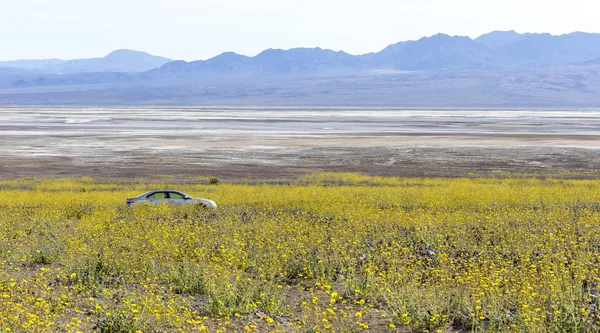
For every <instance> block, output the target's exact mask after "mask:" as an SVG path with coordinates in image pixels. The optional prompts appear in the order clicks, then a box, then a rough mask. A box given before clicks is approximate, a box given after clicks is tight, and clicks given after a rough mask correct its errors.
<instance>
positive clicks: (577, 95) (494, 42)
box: [0, 31, 600, 107]
mask: <svg viewBox="0 0 600 333" xmlns="http://www.w3.org/2000/svg"><path fill="white" fill-rule="evenodd" d="M599 73H600V34H593V33H583V32H576V33H571V34H566V35H561V36H552V35H550V34H519V33H516V32H514V31H504V32H502V31H495V32H491V33H489V34H485V35H482V36H480V37H478V38H476V39H471V38H469V37H463V36H448V35H444V34H437V35H434V36H431V37H424V38H421V39H419V40H416V41H407V42H399V43H396V44H392V45H390V46H388V47H386V48H385V49H383V50H381V51H379V52H376V53H369V54H364V55H351V54H348V53H345V52H343V51H337V52H336V51H332V50H324V49H321V48H295V49H290V50H279V49H269V50H265V51H263V52H261V53H260V54H258V55H256V56H254V57H248V56H244V55H239V54H236V53H232V52H226V53H223V54H221V55H219V56H216V57H214V58H212V59H208V60H201V61H193V62H185V61H170V60H169V59H166V58H162V57H156V56H152V55H149V54H147V53H143V52H137V51H129V50H118V51H115V52H113V53H111V54H109V55H108V56H106V57H104V58H95V59H81V60H70V61H63V60H54V59H52V60H22V61H13V62H0V103H2V104H42V103H54V104H121V105H130V104H157V105H165V104H170V105H176V104H179V105H244V104H247V105H251V104H252V105H265V106H267V105H299V106H300V105H305V106H306V105H311V106H332V105H340V106H344V105H356V106H396V107H419V106H422V107H434V106H435V107H596V106H598V107H600V78H599V75H598V74H599ZM59 87H60V88H59Z"/></svg>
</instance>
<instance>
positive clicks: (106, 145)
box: [0, 108, 600, 177]
mask: <svg viewBox="0 0 600 333" xmlns="http://www.w3.org/2000/svg"><path fill="white" fill-rule="evenodd" d="M599 153H600V112H596V111H587V110H586V111H539V110H538V111H528V110H517V111H489V110H386V109H291V108H288V109H270V108H269V109H210V108H202V109H193V108H1V109H0V158H2V162H1V163H0V176H3V177H13V176H25V175H28V176H30V175H33V176H44V175H50V176H55V175H73V176H78V175H89V176H97V177H104V176H107V177H135V176H148V175H156V174H172V175H179V176H191V175H199V174H208V173H210V174H216V175H221V176H223V177H228V176H260V177H280V176H288V175H295V174H298V173H305V172H310V171H313V170H335V171H360V172H368V173H377V174H388V175H408V176H426V175H429V176H431V175H437V176H460V175H465V174H467V173H470V172H475V173H489V172H494V171H497V170H502V171H510V172H539V171H544V172H567V171H568V172H580V173H581V172H583V173H590V172H595V170H597V169H598V165H600V164H598V162H599V161H600V157H598V155H600V154H599Z"/></svg>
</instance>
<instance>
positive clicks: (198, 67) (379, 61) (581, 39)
mask: <svg viewBox="0 0 600 333" xmlns="http://www.w3.org/2000/svg"><path fill="white" fill-rule="evenodd" d="M597 58H600V34H595V33H581V32H576V33H571V34H566V35H560V36H552V35H550V34H529V33H526V34H519V33H516V32H514V31H494V32H491V33H489V34H485V35H482V36H480V37H478V38H476V39H471V38H469V37H465V36H449V35H445V34H437V35H434V36H431V37H423V38H421V39H419V40H416V41H406V42H399V43H396V44H392V45H390V46H388V47H386V48H385V49H383V50H381V51H379V52H377V53H369V54H364V55H351V54H348V53H345V52H343V51H337V52H336V51H332V50H327V49H321V48H294V49H289V50H279V49H269V50H265V51H263V52H261V53H260V54H258V55H256V56H254V57H248V56H244V55H239V54H236V53H233V52H225V53H223V54H221V55H218V56H216V57H214V58H211V59H208V60H199V61H192V62H185V61H178V62H176V63H168V64H165V65H163V66H162V67H161V68H157V69H154V70H152V71H151V72H150V73H147V77H153V78H156V77H160V76H165V77H174V76H181V77H189V76H194V75H233V74H238V75H289V74H307V73H311V74H319V73H328V74H330V72H336V71H337V72H340V71H347V72H352V71H361V70H381V69H389V70H409V71H423V70H434V71H436V70H471V69H480V70H482V69H487V70H496V69H501V68H529V67H541V66H556V65H568V64H574V63H580V62H585V61H590V60H593V59H597Z"/></svg>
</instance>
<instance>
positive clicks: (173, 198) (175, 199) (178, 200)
mask: <svg viewBox="0 0 600 333" xmlns="http://www.w3.org/2000/svg"><path fill="white" fill-rule="evenodd" d="M168 195H169V203H171V204H175V205H181V204H184V203H185V199H184V195H183V193H179V192H173V191H171V192H169V193H168Z"/></svg>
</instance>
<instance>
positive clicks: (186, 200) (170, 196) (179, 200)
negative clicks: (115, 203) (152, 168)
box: [125, 190, 217, 209]
mask: <svg viewBox="0 0 600 333" xmlns="http://www.w3.org/2000/svg"><path fill="white" fill-rule="evenodd" d="M125 203H126V204H127V206H128V207H133V206H134V205H138V204H160V203H168V204H174V205H194V204H195V205H198V206H200V207H206V208H210V209H215V208H217V204H216V203H215V202H214V201H212V200H209V199H204V198H192V197H191V196H189V195H187V194H185V193H183V192H180V191H173V190H155V191H150V192H146V193H144V194H140V195H138V196H137V197H135V198H127V199H126V200H125Z"/></svg>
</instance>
